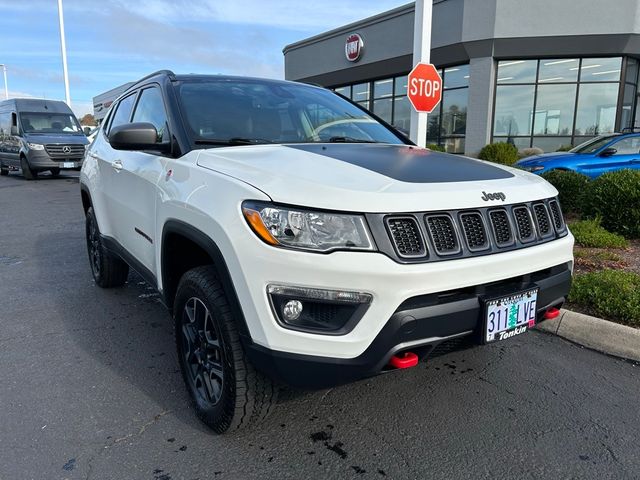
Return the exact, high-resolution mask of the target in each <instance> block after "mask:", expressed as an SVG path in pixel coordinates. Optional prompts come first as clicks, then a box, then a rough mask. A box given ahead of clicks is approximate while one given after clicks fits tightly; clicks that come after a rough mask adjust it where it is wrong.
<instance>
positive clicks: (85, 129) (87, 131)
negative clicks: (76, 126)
mask: <svg viewBox="0 0 640 480" xmlns="http://www.w3.org/2000/svg"><path fill="white" fill-rule="evenodd" d="M82 131H83V132H84V134H85V135H89V134H90V133H91V127H84V128H83V129H82Z"/></svg>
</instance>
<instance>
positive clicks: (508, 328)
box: [484, 288, 538, 343]
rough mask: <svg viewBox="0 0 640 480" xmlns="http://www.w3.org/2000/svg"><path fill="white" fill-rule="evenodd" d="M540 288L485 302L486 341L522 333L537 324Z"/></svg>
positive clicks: (503, 338)
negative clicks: (537, 302)
mask: <svg viewBox="0 0 640 480" xmlns="http://www.w3.org/2000/svg"><path fill="white" fill-rule="evenodd" d="M537 298H538V289H537V288H534V289H532V290H527V291H526V292H521V293H516V294H513V295H509V296H508V297H502V298H496V299H492V300H487V302H486V303H485V329H484V341H485V342H486V343H490V342H495V341H498V340H505V339H507V338H511V337H514V336H516V335H520V334H521V333H524V332H526V331H527V330H528V329H529V328H531V327H533V326H534V325H535V324H536V301H537Z"/></svg>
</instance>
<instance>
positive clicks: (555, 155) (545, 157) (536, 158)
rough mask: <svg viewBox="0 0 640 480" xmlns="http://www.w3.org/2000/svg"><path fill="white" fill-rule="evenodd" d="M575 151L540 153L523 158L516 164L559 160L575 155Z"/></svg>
mask: <svg viewBox="0 0 640 480" xmlns="http://www.w3.org/2000/svg"><path fill="white" fill-rule="evenodd" d="M575 155H576V154H575V153H572V152H552V153H541V154H540V155H533V156H531V157H527V158H523V159H522V160H520V161H518V162H516V165H530V164H534V163H535V164H538V163H544V162H548V161H549V160H558V159H563V160H566V159H567V157H573V156H575Z"/></svg>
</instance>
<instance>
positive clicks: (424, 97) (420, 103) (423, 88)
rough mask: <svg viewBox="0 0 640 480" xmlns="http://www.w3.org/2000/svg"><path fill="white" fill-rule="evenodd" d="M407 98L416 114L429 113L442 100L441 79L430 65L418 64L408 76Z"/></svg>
mask: <svg viewBox="0 0 640 480" xmlns="http://www.w3.org/2000/svg"><path fill="white" fill-rule="evenodd" d="M407 96H408V97H409V101H410V102H411V105H413V108H415V109H416V111H418V112H425V113H431V112H432V111H433V109H434V108H436V106H437V105H438V104H439V103H440V100H441V99H442V78H440V74H439V73H438V70H436V67H434V66H433V65H431V64H430V63H419V64H417V65H416V66H415V67H413V70H411V73H410V74H409V81H408V83H407Z"/></svg>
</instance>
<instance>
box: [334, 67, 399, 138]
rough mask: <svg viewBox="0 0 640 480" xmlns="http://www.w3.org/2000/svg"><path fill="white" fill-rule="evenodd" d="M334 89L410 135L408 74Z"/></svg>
mask: <svg viewBox="0 0 640 480" xmlns="http://www.w3.org/2000/svg"><path fill="white" fill-rule="evenodd" d="M333 90H334V91H335V92H336V93H340V94H342V95H344V96H345V97H347V98H350V99H351V100H352V101H354V102H356V103H357V104H358V105H361V106H363V107H364V108H366V109H367V110H369V111H371V112H373V113H374V114H376V115H377V116H378V117H380V118H382V119H383V120H384V121H385V122H387V123H389V124H391V125H393V126H394V127H396V128H397V129H398V130H400V131H401V132H403V133H404V134H406V135H409V123H410V119H411V105H410V103H409V100H407V75H401V76H399V77H392V78H383V79H380V80H375V81H373V82H365V83H358V84H355V85H345V86H342V87H335V88H334V89H333Z"/></svg>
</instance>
